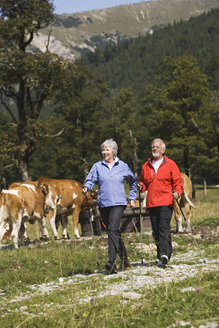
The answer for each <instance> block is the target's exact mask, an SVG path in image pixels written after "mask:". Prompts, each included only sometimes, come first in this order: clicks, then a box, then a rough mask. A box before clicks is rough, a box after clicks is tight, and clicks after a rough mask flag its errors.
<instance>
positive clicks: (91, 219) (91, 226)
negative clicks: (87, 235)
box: [83, 191, 100, 270]
mask: <svg viewBox="0 0 219 328" xmlns="http://www.w3.org/2000/svg"><path fill="white" fill-rule="evenodd" d="M83 193H84V195H85V197H86V203H87V211H88V217H89V221H90V228H91V235H92V239H93V241H94V243H93V244H94V249H95V254H96V263H97V267H98V270H99V269H100V263H99V259H98V254H97V246H96V243H95V240H94V228H93V223H92V221H93V214H92V215H91V214H90V209H89V206H88V200H87V191H86V192H83Z"/></svg>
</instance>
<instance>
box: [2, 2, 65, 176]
mask: <svg viewBox="0 0 219 328" xmlns="http://www.w3.org/2000/svg"><path fill="white" fill-rule="evenodd" d="M53 17H54V16H53V5H52V3H51V2H50V1H48V0H28V1H26V0H10V1H8V0H0V97H1V98H0V99H1V103H2V104H3V106H4V108H5V110H6V111H7V112H8V113H9V115H10V117H11V120H12V122H13V123H14V126H15V127H16V132H17V135H18V148H17V158H18V168H19V173H20V176H21V179H22V180H23V181H27V180H31V176H30V174H29V161H30V157H31V155H32V154H33V152H34V150H35V143H36V138H37V137H39V135H40V131H42V124H41V123H40V122H39V121H38V120H39V115H40V113H41V110H42V108H43V105H44V103H45V100H46V99H47V98H48V97H49V96H50V95H51V93H52V91H54V90H56V89H57V88H58V87H59V85H60V81H61V77H62V76H63V69H65V68H66V66H65V64H64V63H63V60H62V59H60V58H59V57H58V56H56V55H53V54H51V53H50V52H49V51H47V52H46V53H45V54H41V53H34V54H33V53H32V52H30V51H29V50H28V49H29V46H30V45H31V42H32V40H33V38H34V35H36V34H37V33H38V31H40V30H41V29H43V28H45V27H47V26H48V25H49V24H50V23H51V22H52V20H53ZM48 42H49V39H48Z"/></svg>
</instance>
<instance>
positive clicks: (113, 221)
mask: <svg viewBox="0 0 219 328" xmlns="http://www.w3.org/2000/svg"><path fill="white" fill-rule="evenodd" d="M125 208H126V206H123V205H118V206H109V207H102V208H99V211H100V214H101V217H102V220H103V222H104V224H105V225H106V228H107V234H108V256H109V262H110V264H113V263H114V262H115V260H116V257H117V254H119V256H120V258H121V260H122V263H123V264H125V265H126V264H127V263H128V258H127V251H126V248H125V245H124V243H123V241H122V238H121V232H120V229H119V226H120V220H121V218H122V215H123V212H124V210H125Z"/></svg>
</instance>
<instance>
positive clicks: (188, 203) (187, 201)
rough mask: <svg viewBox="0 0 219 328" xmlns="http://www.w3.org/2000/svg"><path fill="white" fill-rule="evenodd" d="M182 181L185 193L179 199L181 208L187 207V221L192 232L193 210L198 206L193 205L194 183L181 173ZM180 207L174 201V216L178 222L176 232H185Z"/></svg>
mask: <svg viewBox="0 0 219 328" xmlns="http://www.w3.org/2000/svg"><path fill="white" fill-rule="evenodd" d="M181 177H182V181H183V193H182V195H181V197H180V198H179V199H178V203H179V205H180V207H181V208H183V207H185V210H186V216H185V217H186V221H187V230H188V231H190V230H191V226H190V219H191V208H192V207H193V208H196V206H195V205H194V204H193V203H192V182H191V180H190V179H189V177H188V176H187V175H186V174H184V173H181ZM179 205H178V204H177V202H176V200H175V199H174V206H173V210H174V215H175V220H176V232H183V226H182V221H183V215H182V213H181V211H180V208H179Z"/></svg>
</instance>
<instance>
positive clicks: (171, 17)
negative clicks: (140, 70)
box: [32, 0, 219, 60]
mask: <svg viewBox="0 0 219 328" xmlns="http://www.w3.org/2000/svg"><path fill="white" fill-rule="evenodd" d="M133 1H134V0H133ZM218 7H219V0H154V1H152V2H147V1H144V2H140V3H136V4H132V5H122V6H118V7H112V8H108V9H101V10H93V11H88V12H82V13H77V14H72V15H66V14H65V15H56V17H55V21H54V23H53V25H52V26H51V27H50V31H51V36H50V43H49V50H50V51H52V52H54V53H57V54H59V55H60V56H62V57H64V58H69V59H72V60H74V59H75V58H76V57H79V56H80V55H81V54H84V53H87V52H89V51H92V52H93V51H94V50H95V49H96V48H100V49H104V48H105V46H106V45H107V44H109V43H110V44H117V43H118V42H120V41H121V40H124V39H129V38H133V37H137V36H138V35H145V33H150V34H152V33H153V31H154V30H155V29H157V28H159V27H162V26H165V25H167V24H169V23H173V22H178V21H180V20H187V19H188V18H190V17H191V16H197V15H200V14H201V13H203V12H207V11H209V10H210V9H212V8H218ZM48 31H49V30H45V31H44V32H43V33H39V35H38V36H36V37H35V38H34V40H33V46H32V47H33V48H36V49H38V50H40V51H42V52H44V51H45V49H46V45H47V42H48V37H47V34H48Z"/></svg>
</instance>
